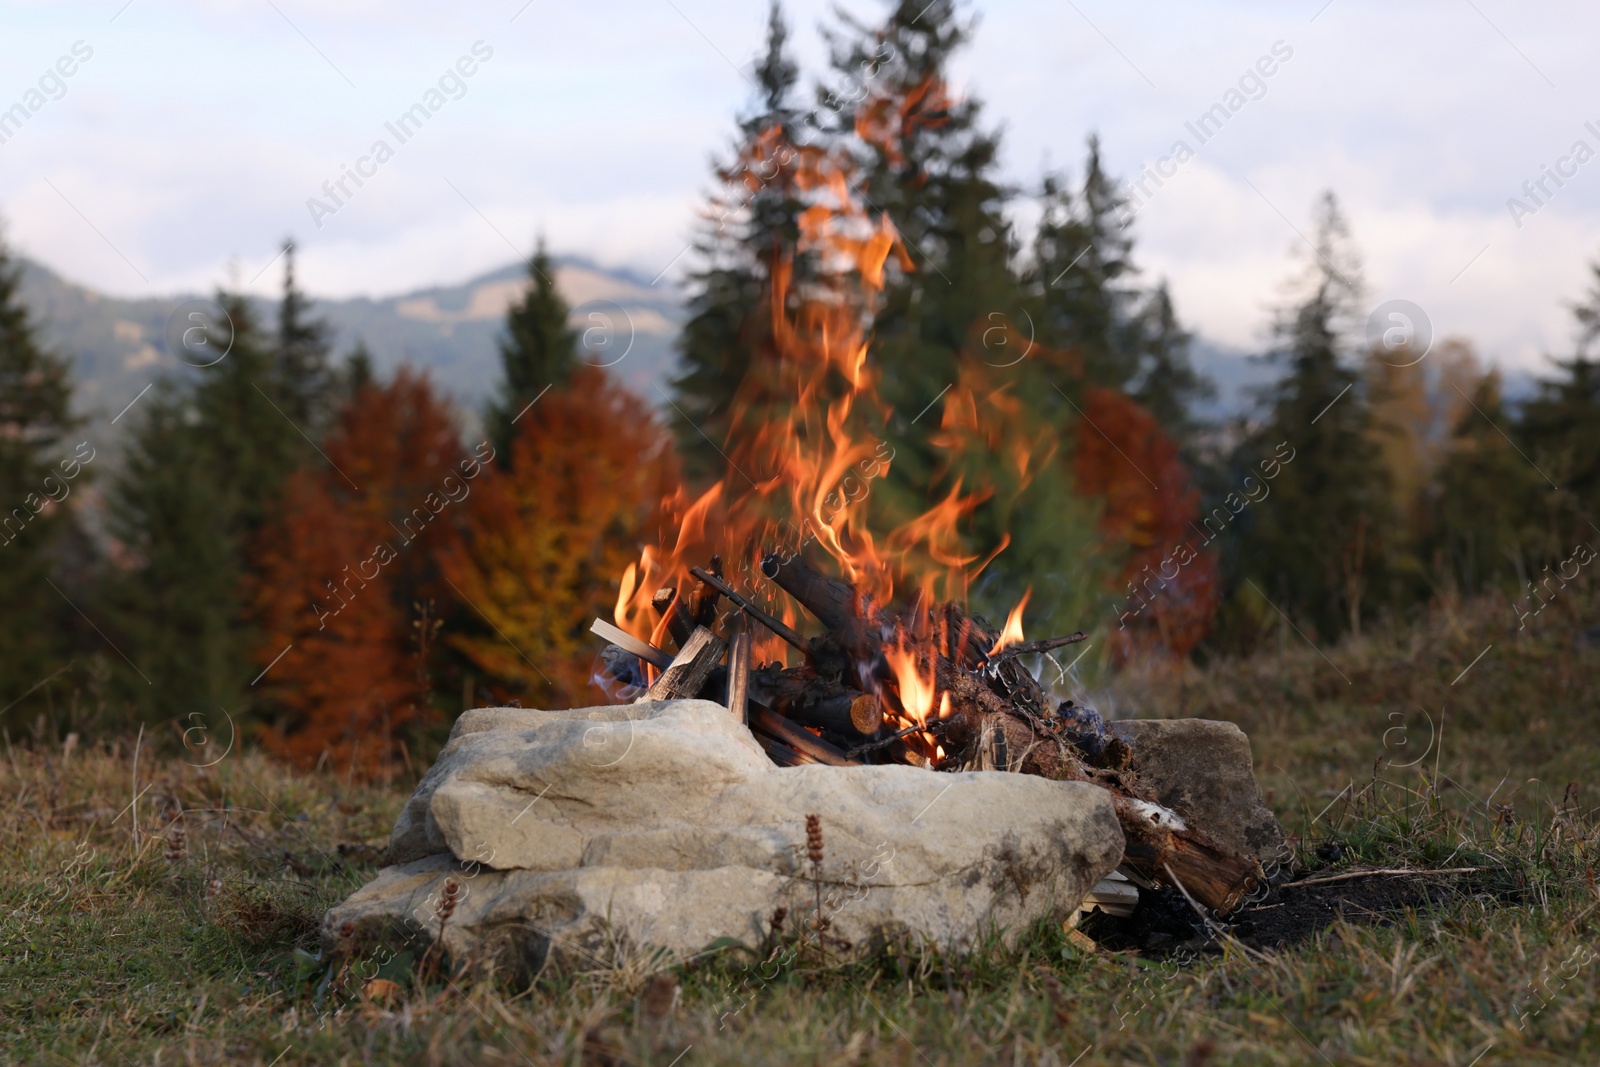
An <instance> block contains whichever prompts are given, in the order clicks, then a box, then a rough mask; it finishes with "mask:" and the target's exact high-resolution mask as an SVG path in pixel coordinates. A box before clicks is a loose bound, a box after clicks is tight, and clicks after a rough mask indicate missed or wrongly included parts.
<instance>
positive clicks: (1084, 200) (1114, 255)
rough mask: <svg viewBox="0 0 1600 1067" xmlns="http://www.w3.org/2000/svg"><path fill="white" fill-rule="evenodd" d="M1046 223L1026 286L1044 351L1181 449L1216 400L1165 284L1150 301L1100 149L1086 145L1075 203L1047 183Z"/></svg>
mask: <svg viewBox="0 0 1600 1067" xmlns="http://www.w3.org/2000/svg"><path fill="white" fill-rule="evenodd" d="M1041 199H1042V207H1043V209H1044V211H1043V215H1042V217H1041V219H1040V222H1039V228H1038V230H1037V231H1036V232H1035V234H1034V241H1033V257H1032V265H1031V267H1030V269H1029V271H1028V274H1027V278H1026V281H1027V283H1028V285H1029V287H1030V289H1031V290H1032V291H1033V293H1034V294H1035V304H1036V306H1037V308H1038V321H1039V339H1040V341H1041V343H1043V344H1046V345H1050V346H1052V347H1055V348H1060V349H1064V350H1066V351H1067V352H1069V353H1071V354H1072V356H1073V357H1074V362H1075V365H1076V370H1077V376H1078V377H1079V378H1080V379H1081V380H1082V381H1084V382H1087V383H1090V384H1093V385H1100V386H1106V387H1109V388H1112V389H1117V390H1120V391H1122V392H1125V393H1127V394H1129V395H1130V396H1132V397H1134V398H1135V399H1136V400H1138V401H1139V402H1140V403H1141V404H1142V405H1144V407H1146V408H1147V409H1149V410H1150V412H1151V413H1152V414H1154V415H1155V416H1156V418H1157V420H1158V421H1159V422H1160V424H1161V426H1162V427H1163V428H1164V429H1165V430H1166V431H1167V432H1168V433H1169V434H1171V435H1172V436H1174V437H1175V438H1177V439H1178V441H1179V442H1180V443H1188V441H1189V440H1190V439H1191V438H1192V436H1193V433H1194V430H1195V425H1194V420H1193V417H1192V414H1191V412H1190V407H1191V405H1192V404H1193V403H1194V401H1196V400H1199V399H1204V398H1206V397H1208V396H1211V395H1212V386H1211V384H1210V383H1209V382H1208V381H1207V380H1206V379H1204V378H1203V377H1201V375H1199V374H1198V373H1197V372H1196V371H1195V369H1194V365H1193V363H1192V362H1191V361H1190V358H1189V342H1190V339H1191V338H1190V335H1189V333H1188V332H1187V331H1186V330H1184V329H1183V327H1182V326H1181V325H1180V324H1179V322H1178V318H1177V314H1176V312H1175V310H1174V309H1173V306H1172V297H1171V294H1170V293H1169V292H1168V291H1167V286H1166V283H1165V282H1162V283H1161V284H1159V285H1158V286H1156V288H1154V289H1152V290H1149V291H1145V290H1142V289H1140V288H1139V287H1138V286H1137V285H1135V284H1134V279H1135V278H1136V277H1137V275H1138V274H1139V268H1138V267H1137V266H1136V265H1135V263H1134V259H1133V245H1134V242H1133V236H1132V234H1131V232H1129V230H1128V229H1127V222H1128V215H1127V200H1126V198H1125V197H1124V196H1123V195H1122V193H1121V191H1120V190H1119V189H1118V188H1117V184H1116V182H1115V181H1114V180H1113V179H1112V178H1111V177H1110V176H1109V175H1108V174H1107V173H1106V172H1105V168H1104V165H1103V164H1102V162H1101V157H1100V141H1099V138H1097V137H1092V136H1091V137H1090V138H1089V149H1088V155H1087V158H1086V159H1085V160H1084V174H1083V183H1082V185H1081V186H1080V188H1079V190H1078V192H1077V193H1076V195H1074V194H1073V193H1072V191H1071V190H1070V189H1068V188H1067V187H1066V185H1065V184H1064V183H1063V182H1062V181H1061V179H1060V178H1058V177H1055V176H1053V175H1052V176H1048V177H1046V179H1045V182H1044V192H1043V196H1042V198H1041Z"/></svg>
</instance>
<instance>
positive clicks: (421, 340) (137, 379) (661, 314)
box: [21, 257, 683, 418]
mask: <svg viewBox="0 0 1600 1067" xmlns="http://www.w3.org/2000/svg"><path fill="white" fill-rule="evenodd" d="M556 262H557V266H556V285H557V286H558V287H559V288H560V290H561V292H562V294H563V295H564V296H565V297H566V299H567V302H568V303H569V304H571V305H572V307H573V316H572V324H573V326H574V327H575V328H576V329H579V330H583V331H586V332H587V335H588V340H589V342H590V344H591V347H593V348H595V350H596V351H599V352H604V353H606V355H605V356H603V357H601V358H603V359H604V361H605V362H607V363H608V364H611V365H612V369H613V370H614V372H615V373H617V374H619V375H620V376H621V377H622V379H623V380H624V381H626V382H627V383H628V384H629V385H630V386H632V387H633V388H634V389H636V390H638V391H639V392H640V393H641V394H643V395H644V396H646V397H647V398H649V399H650V400H651V401H652V402H653V403H660V402H661V394H660V393H659V392H658V391H657V389H658V387H662V386H665V385H666V382H667V379H668V378H669V377H670V376H671V374H672V370H673V365H674V360H675V358H676V353H674V351H673V348H672V344H673V340H674V339H675V338H676V337H677V334H678V329H679V326H680V324H681V322H682V320H683V311H682V303H681V300H680V297H679V294H678V293H677V291H676V290H675V289H673V288H669V287H667V286H666V285H665V284H663V285H661V286H658V287H652V286H651V285H650V284H649V283H648V282H646V281H644V280H642V279H641V278H639V277H638V276H636V275H634V274H632V273H630V272H628V271H625V270H611V269H608V268H605V267H600V266H596V265H595V264H593V263H591V262H589V261H586V260H583V259H579V258H577V257H563V258H559V259H557V261H556ZM21 266H22V298H23V300H25V301H26V302H27V304H28V306H29V308H30V309H31V310H32V311H33V313H34V315H35V316H36V318H37V320H38V322H39V324H40V328H41V333H42V334H43V337H44V340H45V341H46V342H47V343H48V344H49V345H51V346H52V347H53V348H54V349H55V350H56V351H58V352H61V353H63V354H64V355H67V356H69V357H70V358H71V359H72V360H73V363H74V368H75V371H76V374H77V383H78V407H79V409H80V410H81V411H82V412H83V413H84V414H86V415H89V416H90V417H92V418H93V417H98V416H104V417H106V418H112V417H115V416H116V415H117V413H118V412H119V411H120V410H121V409H122V408H123V406H124V405H126V404H127V403H128V402H129V401H131V400H132V399H133V398H134V397H135V396H137V395H139V392H140V390H142V389H143V388H144V387H145V386H146V385H148V384H149V383H150V382H151V381H153V380H154V379H155V378H157V377H158V376H159V375H161V374H162V373H164V372H182V371H184V370H185V369H186V368H185V364H183V363H182V362H181V361H180V360H179V359H178V358H177V357H176V356H175V355H174V354H173V352H172V351H169V350H168V347H167V341H166V335H167V328H168V319H169V318H171V317H172V316H173V314H174V312H175V311H176V309H178V307H179V306H180V305H181V304H183V303H184V302H185V301H186V300H191V299H196V298H198V297H201V296H205V295H209V294H180V295H176V296H172V297H164V298H157V299H143V300H124V299H121V298H118V297H110V296H104V295H102V294H100V293H96V292H94V291H93V290H91V289H86V288H84V287H83V286H80V285H76V284H74V283H72V282H69V281H67V280H66V279H64V278H62V277H61V276H60V275H58V274H56V273H55V272H54V271H52V270H50V269H49V268H48V267H45V266H43V265H41V264H39V263H36V262H33V261H31V260H27V259H23V260H21ZM525 278H526V270H525V268H524V267H523V266H522V265H521V264H513V265H510V266H506V267H503V268H501V269H499V270H495V271H490V272H489V273H487V274H483V275H480V276H478V277H476V278H473V279H471V280H470V281H467V282H464V283H462V284H460V285H455V286H440V287H436V288H432V289H422V290H418V291H416V292H412V293H406V294H403V295H401V296H395V297H389V298H384V299H379V300H372V299H368V298H365V297H358V298H355V299H350V300H317V301H316V302H315V303H314V304H313V306H312V311H313V314H315V315H318V316H320V317H322V318H324V319H326V320H327V321H328V323H329V324H330V325H331V326H332V328H333V330H334V335H335V353H336V355H337V356H339V357H342V356H343V354H344V353H345V352H348V351H349V350H350V349H351V348H352V347H353V346H354V345H355V343H356V341H357V340H361V341H364V342H366V345H367V348H368V349H369V350H370V351H371V353H372V357H373V363H374V365H375V367H376V369H377V370H378V371H379V372H380V373H387V372H389V371H392V370H393V369H394V368H395V367H397V366H399V365H400V364H401V363H403V362H404V363H411V364H413V365H415V366H419V367H423V368H426V369H428V370H429V371H431V372H432V373H433V376H434V379H435V381H437V382H438V383H439V384H440V385H441V386H443V387H444V388H445V390H446V391H448V392H449V393H450V394H451V395H453V396H454V397H455V398H456V400H457V402H458V403H459V404H460V405H461V406H462V408H463V411H464V413H465V414H467V415H469V416H472V415H475V414H476V412H477V411H479V410H480V409H481V408H482V406H483V401H484V400H485V399H486V398H487V397H488V395H489V393H490V391H491V390H492V389H493V388H494V383H495V380H496V378H497V377H498V375H499V371H500V357H499V354H498V352H497V350H496V347H495V342H496V339H497V338H498V337H499V336H500V335H501V332H502V329H503V326H504V323H505V313H506V309H507V308H508V307H509V306H510V305H511V304H512V303H513V302H514V301H515V300H517V299H518V297H519V296H520V295H521V293H522V291H523V289H524V287H525V285H526V282H525V280H524V279H525ZM254 303H255V305H256V312H257V314H258V315H260V316H261V321H262V324H263V326H265V327H267V328H269V329H270V328H271V326H272V323H273V317H274V316H275V314H276V303H275V302H273V301H267V300H256V301H254ZM613 361H614V362H613Z"/></svg>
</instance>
